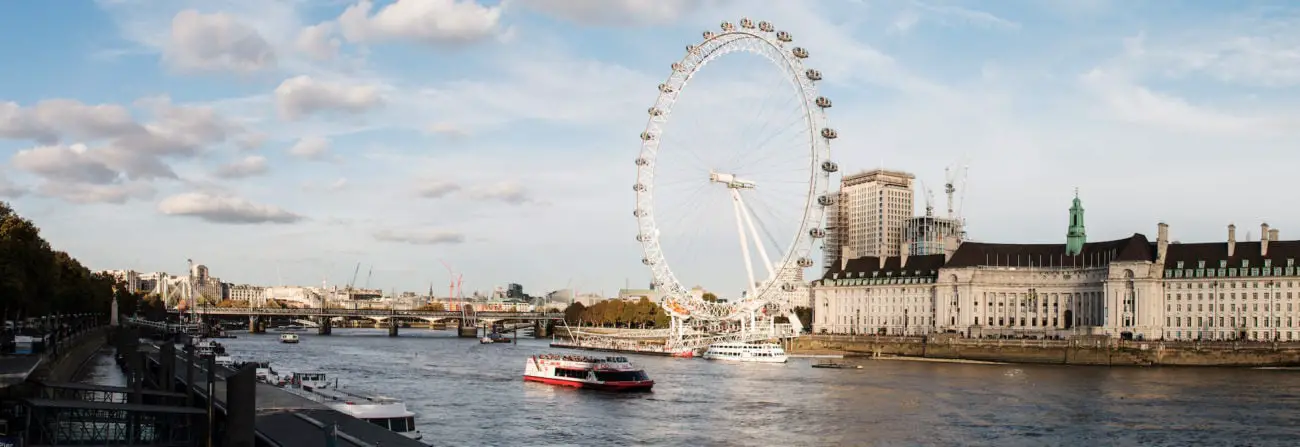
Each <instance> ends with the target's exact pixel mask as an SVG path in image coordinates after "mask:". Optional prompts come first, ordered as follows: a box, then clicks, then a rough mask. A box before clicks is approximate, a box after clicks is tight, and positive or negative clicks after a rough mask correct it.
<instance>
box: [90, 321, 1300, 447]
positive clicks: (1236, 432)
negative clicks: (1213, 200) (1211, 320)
mask: <svg viewBox="0 0 1300 447" xmlns="http://www.w3.org/2000/svg"><path fill="white" fill-rule="evenodd" d="M221 342H222V344H225V345H226V346H227V347H228V349H229V351H230V352H231V353H232V354H233V355H234V356H235V358H236V360H270V361H271V362H272V367H274V368H275V369H276V371H277V372H279V373H281V374H284V373H286V372H289V371H297V372H323V373H326V374H327V375H328V376H329V377H331V378H335V377H336V378H338V379H339V382H340V385H341V386H342V387H344V388H349V389H355V390H357V391H365V392H369V393H375V394H382V395H387V396H392V397H400V398H402V399H404V400H405V401H406V403H407V405H408V407H409V408H410V409H411V410H412V411H414V412H416V413H417V414H418V415H419V416H417V417H416V420H417V426H418V428H419V429H420V431H422V432H424V434H425V441H427V442H429V443H431V444H433V445H447V446H452V445H584V446H587V445H593V446H594V445H599V446H608V445H666V446H697V445H700V446H703V445H707V446H714V445H718V446H721V445H755V446H759V445H761V446H767V445H787V446H804V445H888V446H894V445H909V446H910V445H935V446H951V445H963V446H965V445H997V446H1020V445H1024V446H1044V445H1170V446H1191V445H1216V446H1217V445H1257V446H1264V445H1269V446H1271V445H1278V446H1282V445H1286V446H1293V445H1300V371H1297V370H1278V369H1274V370H1259V369H1228V368H1110V367H1082V366H1071V367H1063V366H1034V365H979V364H957V363H929V362H913V361H900V360H860V361H858V360H854V359H848V360H846V361H847V362H852V363H857V364H861V365H863V368H862V369H838V370H837V369H816V368H811V367H810V365H811V364H812V363H813V362H816V361H817V360H812V359H791V361H790V362H789V363H786V364H777V365H763V364H725V363H718V362H710V361H706V360H701V359H673V358H665V357H649V356H635V355H632V356H629V358H630V359H631V360H632V361H633V362H634V363H635V364H637V365H640V366H642V367H644V368H645V370H646V372H647V373H648V374H649V375H650V376H651V378H653V379H655V381H656V384H655V388H654V391H653V392H651V393H644V394H610V393H603V392H592V391H578V390H572V389H567V388H557V387H552V386H548V385H543V384H536V383H525V382H524V381H523V380H522V379H521V376H522V373H523V366H524V359H525V358H526V357H527V356H528V355H529V354H533V353H539V352H544V351H553V350H551V349H549V348H548V347H547V343H549V340H534V339H531V338H529V339H524V338H521V339H520V340H519V343H518V344H517V345H515V344H488V345H484V344H480V343H479V342H478V341H477V340H474V339H457V338H455V336H454V333H453V332H451V331H430V330H427V329H403V332H402V334H401V336H400V337H397V338H389V337H388V336H387V334H386V331H384V330H379V329H335V330H334V335H331V336H317V335H314V334H303V335H302V341H301V343H299V344H296V345H293V344H281V343H279V339H278V336H277V335H276V334H261V335H250V334H239V338H238V339H229V340H221ZM602 355H603V354H602ZM96 361H97V363H96V364H95V365H96V366H95V370H94V371H92V372H91V373H90V376H91V377H90V379H91V380H93V381H96V382H99V383H105V384H120V383H121V382H122V379H121V377H120V373H119V372H117V371H116V370H115V367H114V366H113V364H112V361H111V360H110V359H109V358H108V357H107V356H104V357H102V358H100V359H97V360H96Z"/></svg>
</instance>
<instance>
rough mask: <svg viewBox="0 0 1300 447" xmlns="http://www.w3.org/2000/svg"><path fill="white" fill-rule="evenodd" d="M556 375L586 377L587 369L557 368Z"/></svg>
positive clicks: (575, 377) (576, 377)
mask: <svg viewBox="0 0 1300 447" xmlns="http://www.w3.org/2000/svg"><path fill="white" fill-rule="evenodd" d="M555 375H557V376H560V377H569V378H574V379H586V378H587V370H585V369H565V368H555Z"/></svg>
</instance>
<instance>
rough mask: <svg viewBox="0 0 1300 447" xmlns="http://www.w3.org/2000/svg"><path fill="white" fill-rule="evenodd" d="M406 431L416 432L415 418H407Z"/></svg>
mask: <svg viewBox="0 0 1300 447" xmlns="http://www.w3.org/2000/svg"><path fill="white" fill-rule="evenodd" d="M406 431H415V416H407V417H406Z"/></svg>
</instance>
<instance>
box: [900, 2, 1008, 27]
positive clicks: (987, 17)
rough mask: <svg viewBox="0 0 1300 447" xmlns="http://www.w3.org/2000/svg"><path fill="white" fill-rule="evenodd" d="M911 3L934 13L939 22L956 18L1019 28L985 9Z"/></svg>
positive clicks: (995, 25) (982, 24)
mask: <svg viewBox="0 0 1300 447" xmlns="http://www.w3.org/2000/svg"><path fill="white" fill-rule="evenodd" d="M912 4H913V5H915V6H916V7H917V8H920V9H921V10H924V11H926V12H929V13H931V14H933V15H935V16H936V17H937V18H938V20H940V21H941V22H946V21H947V20H948V19H956V20H959V21H962V22H965V23H968V24H971V25H976V26H982V27H988V28H998V29H1008V30H1015V29H1020V24H1019V23H1017V22H1013V21H1011V20H1007V19H1004V18H1001V17H998V16H995V15H993V14H990V13H988V12H985V11H979V10H975V9H969V8H963V7H960V6H956V5H932V4H929V3H923V2H919V1H913V2H912Z"/></svg>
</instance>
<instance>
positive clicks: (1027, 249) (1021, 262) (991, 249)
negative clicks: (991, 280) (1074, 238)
mask: <svg viewBox="0 0 1300 447" xmlns="http://www.w3.org/2000/svg"><path fill="white" fill-rule="evenodd" d="M1152 260H1155V248H1154V247H1153V244H1152V243H1151V242H1150V241H1148V240H1147V237H1146V236H1143V235H1142V234H1138V233H1134V234H1133V235H1132V236H1129V237H1127V238H1124V239H1116V240H1113V241H1104V242H1089V243H1086V244H1083V251H1082V252H1081V253H1079V255H1077V256H1066V255H1065V244H989V243H983V242H963V243H962V244H961V246H959V247H957V251H956V252H954V253H953V255H952V259H950V260H948V264H947V265H944V267H947V268H960V267H977V266H994V265H997V266H1024V267H1039V266H1043V267H1085V266H1094V265H1104V264H1106V263H1109V262H1113V261H1152Z"/></svg>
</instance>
